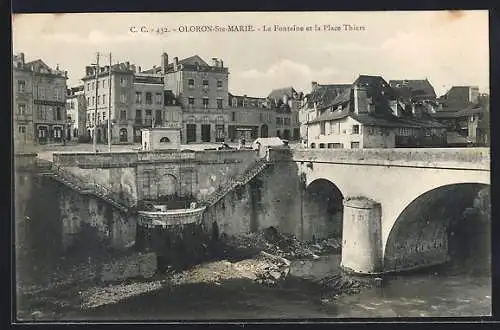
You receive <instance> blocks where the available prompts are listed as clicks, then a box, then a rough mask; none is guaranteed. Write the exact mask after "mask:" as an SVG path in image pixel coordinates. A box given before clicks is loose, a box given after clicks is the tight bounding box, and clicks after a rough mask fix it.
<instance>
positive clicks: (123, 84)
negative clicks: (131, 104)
mask: <svg viewBox="0 0 500 330" xmlns="http://www.w3.org/2000/svg"><path fill="white" fill-rule="evenodd" d="M127 84H128V79H127V78H126V77H121V78H120V85H121V86H122V87H127Z"/></svg>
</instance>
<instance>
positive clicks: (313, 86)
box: [311, 81, 318, 92]
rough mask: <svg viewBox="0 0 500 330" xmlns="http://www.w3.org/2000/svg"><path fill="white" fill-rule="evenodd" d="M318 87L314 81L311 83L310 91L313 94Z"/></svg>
mask: <svg viewBox="0 0 500 330" xmlns="http://www.w3.org/2000/svg"><path fill="white" fill-rule="evenodd" d="M317 87H318V83H317V82H316V81H313V82H311V90H312V91H313V92H314V91H315V90H316V88H317Z"/></svg>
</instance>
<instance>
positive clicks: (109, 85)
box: [108, 53, 112, 152]
mask: <svg viewBox="0 0 500 330" xmlns="http://www.w3.org/2000/svg"><path fill="white" fill-rule="evenodd" d="M111 65H112V63H111V53H109V81H108V87H109V93H108V94H109V95H108V152H111Z"/></svg>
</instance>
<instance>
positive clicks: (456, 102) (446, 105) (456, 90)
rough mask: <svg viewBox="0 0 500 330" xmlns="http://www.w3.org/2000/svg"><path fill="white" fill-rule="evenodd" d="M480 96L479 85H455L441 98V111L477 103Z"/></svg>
mask: <svg viewBox="0 0 500 330" xmlns="http://www.w3.org/2000/svg"><path fill="white" fill-rule="evenodd" d="M478 98H479V87H477V86H453V87H451V88H450V90H449V91H448V92H446V94H444V95H443V96H441V97H440V98H439V103H440V104H441V105H442V107H441V108H440V109H439V110H440V111H456V110H457V109H463V108H466V107H468V106H469V105H473V104H477V103H478Z"/></svg>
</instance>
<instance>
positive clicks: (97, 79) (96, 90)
mask: <svg viewBox="0 0 500 330" xmlns="http://www.w3.org/2000/svg"><path fill="white" fill-rule="evenodd" d="M92 66H94V67H95V112H94V136H93V144H94V153H97V103H98V102H97V101H98V98H99V53H97V62H96V63H95V64H92Z"/></svg>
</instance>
